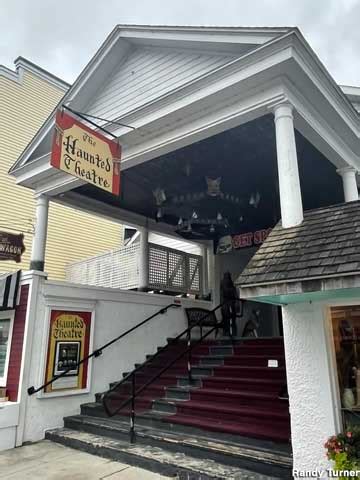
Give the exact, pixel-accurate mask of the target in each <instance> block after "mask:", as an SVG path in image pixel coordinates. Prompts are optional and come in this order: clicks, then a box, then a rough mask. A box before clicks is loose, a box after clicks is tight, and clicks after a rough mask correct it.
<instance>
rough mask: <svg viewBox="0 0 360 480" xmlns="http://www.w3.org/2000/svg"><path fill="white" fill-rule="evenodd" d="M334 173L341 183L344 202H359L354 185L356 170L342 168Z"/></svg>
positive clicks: (355, 184)
mask: <svg viewBox="0 0 360 480" xmlns="http://www.w3.org/2000/svg"><path fill="white" fill-rule="evenodd" d="M336 171H337V173H338V174H339V175H340V176H341V178H342V181H343V187H344V198H345V202H353V201H355V200H359V191H358V187H357V183H356V173H357V171H356V169H355V168H353V167H343V168H339V169H338V170H336Z"/></svg>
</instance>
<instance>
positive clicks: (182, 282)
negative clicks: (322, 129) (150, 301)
mask: <svg viewBox="0 0 360 480" xmlns="http://www.w3.org/2000/svg"><path fill="white" fill-rule="evenodd" d="M201 267H202V258H201V257H200V256H197V255H192V254H189V253H185V252H181V251H179V250H174V249H172V248H167V247H164V246H161V245H154V244H150V246H149V287H150V288H155V289H158V290H160V289H161V290H168V291H175V292H183V293H200V292H201Z"/></svg>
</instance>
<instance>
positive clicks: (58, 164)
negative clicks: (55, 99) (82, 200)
mask: <svg viewBox="0 0 360 480" xmlns="http://www.w3.org/2000/svg"><path fill="white" fill-rule="evenodd" d="M120 159H121V146H120V144H119V143H118V142H117V141H114V140H110V139H108V138H106V137H105V136H104V135H102V134H101V133H99V132H97V131H94V130H92V129H91V128H89V127H88V126H87V125H84V124H83V123H81V122H80V121H79V120H77V119H76V118H74V117H73V116H71V115H69V114H67V113H65V112H63V111H60V110H58V111H57V112H56V123H55V133H54V138H53V145H52V152H51V161H50V164H51V165H52V166H53V167H55V168H58V169H59V170H62V171H63V172H66V173H69V174H70V175H73V176H75V177H77V178H80V179H81V180H84V181H85V182H87V183H90V184H92V185H94V186H96V187H98V188H101V189H102V190H106V191H107V192H110V193H113V194H114V195H119V193H120Z"/></svg>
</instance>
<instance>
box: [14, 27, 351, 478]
mask: <svg viewBox="0 0 360 480" xmlns="http://www.w3.org/2000/svg"><path fill="white" fill-rule="evenodd" d="M352 103H353V104H354V106H355V107H356V105H357V104H358V103H360V88H359V89H357V88H355V87H351V88H350V87H339V86H338V85H337V84H336V83H335V81H334V80H333V79H332V77H331V75H330V74H329V73H328V72H327V70H326V69H325V67H324V66H323V65H322V63H321V62H320V61H319V59H318V58H317V56H316V55H315V54H314V52H313V51H312V49H311V47H310V46H309V44H308V43H307V42H306V40H305V39H304V38H303V36H302V34H301V33H300V32H299V30H298V29H288V28H273V29H272V28H269V29H266V28H265V29H261V28H220V27H219V28H218V27H213V28H207V27H199V28H198V27H149V26H118V27H116V28H115V29H114V30H113V32H112V33H111V34H110V35H109V37H108V38H107V39H106V41H105V42H104V44H103V45H102V47H101V48H100V49H99V51H98V52H97V53H96V55H95V56H94V57H93V59H91V61H90V62H89V64H88V65H87V66H86V68H85V69H84V71H83V72H82V73H81V74H80V76H79V77H78V79H77V80H76V81H75V83H74V85H73V86H72V87H71V88H70V90H69V92H68V93H67V94H66V96H65V98H64V99H63V105H65V106H68V107H71V108H72V109H73V110H75V111H77V112H81V113H82V114H85V115H92V116H95V117H99V118H101V119H102V120H99V121H98V123H99V125H101V126H102V127H103V128H106V129H108V130H109V131H110V132H111V133H112V134H113V135H115V136H116V137H117V138H118V139H119V141H120V143H121V144H122V147H123V156H122V162H121V174H122V188H123V193H122V196H121V198H120V199H119V200H118V199H113V198H111V197H110V196H109V195H104V194H102V193H99V191H97V190H96V189H95V188H93V187H91V186H89V185H86V184H85V182H83V181H82V180H79V179H78V178H75V177H72V176H70V175H68V174H66V173H64V172H61V171H59V170H57V169H55V168H54V167H52V166H51V164H50V142H51V137H52V134H53V129H54V117H53V116H52V117H50V118H49V119H48V121H47V122H46V123H45V124H44V125H43V127H42V128H41V130H40V131H39V133H38V134H37V135H36V137H35V138H34V139H33V141H32V142H31V143H30V145H29V146H28V147H27V149H26V150H25V151H24V153H23V154H22V156H21V157H20V158H19V160H18V162H17V163H16V164H15V165H14V167H13V168H12V170H11V174H12V175H14V176H15V178H16V181H17V183H18V184H19V185H22V186H25V187H27V188H30V189H32V190H34V195H35V196H36V198H37V199H38V200H37V224H36V230H35V237H34V244H33V251H32V267H33V269H34V270H37V269H39V267H41V265H42V264H43V262H44V253H45V249H46V227H47V220H46V219H47V206H48V202H49V201H50V202H59V203H62V204H65V205H68V206H71V207H73V208H75V209H79V210H84V211H87V212H91V213H93V214H96V215H99V216H102V217H105V218H110V219H111V220H112V221H118V222H119V223H121V224H127V225H130V226H134V228H136V229H138V230H139V231H140V233H141V237H142V239H141V241H140V247H139V248H140V255H141V259H142V260H141V261H140V265H141V268H140V273H139V276H140V280H139V282H140V283H139V286H140V287H141V288H142V289H143V290H146V288H147V286H148V278H149V272H148V270H147V268H148V265H149V262H148V258H149V248H148V244H149V242H148V232H149V230H150V231H152V232H155V233H156V234H162V235H169V236H173V237H175V238H177V239H178V240H179V239H180V238H181V237H180V236H179V232H180V233H181V234H183V237H185V238H187V239H191V240H192V241H193V242H196V241H197V242H198V245H199V247H200V248H201V251H202V252H203V255H202V258H203V259H206V260H204V267H203V271H204V272H205V274H204V275H203V277H204V278H203V280H202V281H203V287H204V288H203V293H204V292H205V293H210V294H211V296H210V297H209V299H210V300H209V301H207V302H204V300H200V299H199V300H193V302H195V304H196V302H199V303H198V305H200V304H201V306H202V308H204V307H205V308H211V306H213V307H215V306H216V305H218V304H219V303H220V293H219V292H220V281H221V277H222V274H223V273H224V271H231V273H232V274H233V276H237V275H239V274H240V273H241V271H242V270H243V268H244V266H245V265H246V263H247V262H248V260H249V259H250V258H251V256H252V254H253V253H254V252H255V250H256V248H255V246H256V244H259V243H261V242H260V241H259V242H254V243H251V244H250V243H248V244H247V245H246V246H247V247H249V248H247V249H243V248H242V246H244V245H243V243H241V242H244V241H245V240H244V238H245V237H241V239H240V240H239V241H240V244H238V247H239V245H240V247H239V248H237V247H235V248H234V249H233V251H232V252H231V253H228V254H227V255H229V256H227V255H226V254H225V255H220V254H216V253H217V245H218V243H219V240H220V238H222V237H224V236H226V229H230V230H231V232H229V234H230V236H233V237H234V236H237V235H244V234H246V233H248V232H252V235H253V234H254V232H259V231H262V230H265V229H268V228H271V227H273V226H274V225H275V224H276V223H277V221H278V220H279V219H280V218H281V221H282V226H283V228H284V230H286V229H291V228H293V227H297V226H300V225H301V224H302V222H303V219H304V210H308V209H314V208H320V207H323V206H327V205H331V204H334V203H342V202H344V201H345V202H352V201H356V200H358V188H357V172H358V170H359V167H360V161H359V151H360V117H359V114H358V112H357V111H356V108H354V106H353V105H352ZM114 122H117V123H114ZM120 123H121V124H123V126H120V125H119V124H120ZM179 172H182V173H181V175H183V177H182V176H181V175H180V173H179ZM199 172H200V173H199ZM205 177H210V178H212V179H216V178H221V189H222V197H221V199H222V201H224V202H225V201H226V202H228V203H229V204H231V205H230V206H229V205H228V204H226V205H225V203H224V206H223V207H221V208H223V210H221V211H220V212H219V211H218V210H215V217H214V215H213V214H212V212H211V211H210V207H209V206H208V205H209V202H208V203H207V206H205V207H204V210H202V204H201V199H202V197H201V195H202V190H201V189H202V187H201V185H202V183H201V182H202V181H203V183H204V184H205ZM199 178H200V181H199ZM199 185H200V187H199ZM157 188H158V189H161V190H163V191H164V192H165V194H166V196H167V197H168V199H169V198H170V197H171V199H172V200H171V201H172V203H171V202H170V203H169V202H168V201H167V200H166V201H164V202H163V203H160V204H159V203H157V202H156V198H155V199H154V193H153V192H154V191H155V190H156V189H157ZM204 189H206V186H205V187H204ZM186 195H190V197H191V199H192V200H191V201H192V202H193V205H194V206H193V205H191V208H190V210H191V211H192V213H190V217H189V218H190V220H188V223H189V224H190V227H189V226H188V227H187V230H186V231H185V230H184V229H181V228H180V227H181V226H182V222H183V220H184V218H183V214H182V212H183V211H185V209H180V208H179V207H178V205H179V204H180V203H181V202H182V203H181V205H183V204H185V203H186V199H187V196H186ZM210 196H211V195H210ZM231 202H232V203H231ZM221 205H223V204H221ZM181 208H183V207H181ZM216 208H217V207H216ZM177 209H178V210H177ZM159 210H160V213H159ZM203 211H204V212H205V213H202V212H203ZM174 212H175V213H174ZM176 212H178V213H176ZM224 212H229V213H226V214H225V213H224ZM219 213H220V215H219ZM198 217H202V218H203V222H202V223H201V222H200V221H198V220H199V218H198ZM224 217H226V219H227V218H229V219H232V220H231V221H230V220H229V222H225V223H222V221H223V218H224ZM191 219H192V220H191ZM232 222H233V223H232ZM227 223H228V224H227ZM204 225H205V226H206V228H205V227H204ZM204 232H205V233H204ZM248 238H249V237H248ZM251 238H254V239H255V238H257V236H256V235H253V236H252V237H251ZM251 247H254V249H251ZM44 269H45V271H46V265H45V267H44ZM33 275H34V276H36V275H38V274H37V273H36V272H34V273H33ZM41 275H43V274H41V273H40V281H39V285H40V286H39V290H38V292H37V294H36V298H35V297H33V302H35V303H36V306H34V307H32V308H34V309H38V310H37V312H38V313H37V314H36V315H35V313H32V314H31V315H33V316H34V319H33V322H35V316H36V322H40V323H41V322H43V324H42V325H38V326H37V327H35V325H34V326H33V327H31V326H29V327H28V328H29V332H28V335H31V328H34V329H37V330H38V331H42V333H41V335H42V336H43V338H44V339H46V338H47V337H46V335H47V333H46V332H45V331H44V329H46V323H47V321H48V317H46V315H45V313H44V310H46V308H48V307H49V305H52V306H54V307H55V306H59V305H63V306H64V305H65V304H66V305H67V306H68V307H69V308H72V309H76V308H81V309H88V310H91V311H94V312H96V320H95V324H94V325H95V327H94V328H95V330H94V332H95V333H94V338H93V342H94V346H95V347H96V348H98V347H99V345H100V344H101V342H102V341H103V340H106V338H102V339H101V340H100V338H99V337H98V335H100V332H99V331H98V330H97V329H98V328H99V325H101V324H103V322H107V321H108V320H105V317H106V318H108V317H109V315H110V314H109V312H107V311H105V310H106V308H107V307H106V302H107V301H109V302H110V303H111V302H112V301H116V302H120V303H121V302H125V303H129V304H130V303H131V304H133V303H134V304H138V305H137V307H136V308H138V309H139V308H140V310H141V309H142V308H143V307H142V306H141V307H140V305H145V304H146V305H147V304H148V303H149V305H150V304H151V305H155V306H156V307H159V306H161V305H163V302H164V300H163V299H162V298H161V300H160V299H159V297H151V296H150V294H149V293H144V292H141V293H140V292H132V293H124V292H123V293H121V294H119V295H120V297H119V299H117V300H115V298H113V296H116V295H117V294H115V293H114V292H113V291H110V289H109V291H107V290H106V289H103V290H102V289H98V290H96V289H94V290H91V289H90V288H89V287H85V286H82V287H80V286H78V287H76V288H73V287H72V286H71V285H67V284H66V283H63V284H61V285H60V284H59V283H57V284H50V283H49V282H48V281H47V280H45V279H44V278H43V277H42V276H41ZM354 295H355V296H354V298H353V299H351V303H354V302H355V303H356V302H357V301H358V302H359V303H360V295H358V293H357V292H356V293H355V294H354ZM105 297H106V298H105ZM110 297H111V298H110ZM122 297H124V300H123V299H122ZM155 299H156V300H155ZM187 301H189V302H190V300H184V302H187ZM257 301H261V299H260V300H259V296H257ZM349 301H350V300H347V302H349ZM154 302H155V303H154ZM210 302H211V303H210ZM268 303H271V302H268ZM272 303H273V304H275V305H282V319H283V333H284V344H285V356H286V366H287V383H288V391H289V402H290V413H291V432H292V433H291V443H292V450H293V460H294V464H293V465H294V468H296V469H304V470H305V469H306V470H310V469H316V468H321V467H326V466H327V465H328V463H327V460H326V459H325V450H324V447H323V445H324V443H325V441H326V439H327V438H328V437H329V436H330V435H333V434H335V433H337V432H339V431H340V430H341V428H342V420H341V411H340V410H341V409H340V408H339V395H340V394H339V392H338V391H337V390H336V388H337V387H336V381H337V379H336V373H335V370H336V368H335V367H334V358H333V351H332V343H331V342H332V341H331V338H330V337H331V335H330V334H329V328H328V325H327V320H326V318H327V317H326V315H325V314H324V312H325V311H327V310H326V309H328V308H329V307H330V306H331V305H332V303H331V301H329V302H327V301H325V300H321V302H319V303H316V302H315V303H313V304H306V306H305V305H304V303H299V304H297V303H296V302H295V303H294V305H286V304H283V303H282V302H272ZM345 303H346V302H345ZM90 304H91V305H90ZM335 304H336V305H340V304H341V300H340V299H336V301H335ZM34 305H35V304H34ZM109 308H110V307H109ZM111 308H113V307H112V306H111ZM124 308H125V307H124ZM126 308H128V310H129V312H130V307H126ZM131 308H133V307H131ZM134 308H135V307H134ZM144 308H145V307H144ZM151 308H152V307H151V306H149V308H148V310H149V312H150V311H151ZM266 308H268V309H267V310H266V315H267V318H270V319H271V320H269V321H268V322H267V323H266V322H265V323H266V325H265V327H264V332H265V333H264V335H265V336H274V335H275V336H277V335H279V328H280V327H279V323H278V316H279V315H280V314H279V313H276V312H277V310H275V307H274V306H270V307H266ZM39 309H40V310H39ZM140 310H139V315H138V316H141V315H140V313H141V312H140ZM116 311H117V310H116ZM141 311H142V310H141ZM144 312H145V310H144ZM150 313H151V312H150ZM111 315H115V310H112V312H111ZM169 315H170V314H169ZM171 315H173V316H174V318H173V323H172V326H171V328H170V329H169V331H166V332H165V331H163V332H161V335H160V336H161V338H159V337H158V336H157V335H153V336H150V337H148V338H147V346H148V347H149V350H150V351H149V352H148V353H151V351H154V349H155V348H156V346H157V344H158V343H159V342H160V341H161V339H163V338H166V335H174V334H176V333H178V332H180V331H181V330H182V328H183V327H184V318H183V317H182V316H181V315H180V314H179V313H176V312H175V313H171ZM264 315H265V313H264ZM315 317H316V318H315ZM312 320H314V321H312ZM29 325H31V324H29ZM109 328H110V330H111V328H112V327H109ZM154 328H155V327H154ZM110 330H106V331H108V332H109V336H111V335H110V333H111V332H110ZM113 333H114V332H113ZM107 338H109V337H107ZM44 339H43V340H42V345H43V346H42V347H41V345H40V344H41V341H40V340H39V342H40V344H39V348H36V351H37V352H39V354H40V355H45V353H44V348H45V347H44V345H45V344H46V340H44ZM26 341H27V342H28V343H29V342H30V343H31V336H30V337H28V338H27V340H26ZM142 342H143V340H142V339H141V338H140V337H139V338H138V339H137V340H136V345H137V346H140V348H139V351H143V350H144V348H145V346H144V344H143V343H142ZM24 348H25V347H24ZM29 348H30V347H29ZM32 348H33V351H34V347H32ZM28 355H31V356H32V363H33V364H34V365H35V364H37V363H38V359H36V358H35V356H34V355H35V353H31V354H30V353H29V354H28ZM104 355H105V354H104ZM135 360H137V358H133V356H132V355H130V354H129V355H128V356H127V360H126V362H125V363H127V364H126V365H125V364H124V365H123V363H124V362H123V360H121V362H123V363H121V362H120V363H117V364H116V365H115V363H116V362H115V360H114V363H113V364H114V367H113V368H114V369H115V368H116V370H114V371H112V370H111V369H110V370H109V371H108V372H107V373H108V375H107V376H106V378H105V377H104V382H108V381H115V380H116V378H117V376H118V373H119V371H126V368H127V367H128V364H130V363H131V362H133V361H135ZM97 361H98V362H100V363H99V365H102V364H101V362H102V361H103V359H102V358H100V359H99V360H94V365H95V363H96V362H97ZM110 363H112V362H110ZM40 364H41V365H43V364H44V360H42V361H40ZM315 366H316V367H315ZM42 368H43V367H42ZM101 368H102V367H100V366H99V367H95V366H94V368H93V371H92V373H91V375H92V384H93V385H95V386H94V388H93V387H91V390H88V391H86V392H84V394H85V395H87V396H88V395H89V394H91V393H94V392H97V391H99V388H104V387H105V385H100V384H99V382H100V380H99V378H98V375H100V369H101ZM34 375H35V376H34ZM30 378H31V379H32V380H30ZM41 378H43V371H38V372H37V373H36V374H34V371H32V373H28V374H26V371H25V370H24V377H23V379H24V380H23V381H24V382H25V380H27V381H28V382H30V383H29V385H30V384H33V383H36V384H38V383H41V381H40V380H41ZM100 383H101V382H100ZM23 388H24V387H23ZM22 395H23V397H21V398H22V400H21V401H22V402H23V403H21V404H20V420H19V425H20V424H21V425H22V426H21V427H19V431H18V434H17V438H18V440H17V444H21V443H22V442H23V441H28V440H38V439H40V438H42V436H43V432H44V430H45V429H47V428H52V427H55V426H61V418H62V416H63V415H67V414H69V415H70V414H72V413H73V411H74V410H75V409H76V408H78V406H79V404H80V403H81V402H83V401H84V399H83V398H81V399H79V397H77V396H73V397H71V398H69V397H68V398H66V399H65V400H64V399H62V400H61V408H60V407H58V405H59V404H58V403H56V402H59V400H56V397H55V398H54V399H53V400H52V399H51V398H50V397H47V398H42V399H39V398H36V397H31V398H30V399H29V398H28V399H26V398H25V397H26V392H25V391H24V390H23V394H22ZM52 402H53V403H52ZM50 404H51V405H56V407H55V409H57V410H56V412H57V414H56V415H55V416H54V417H53V419H55V420H54V421H52V420H51V421H50V420H48V419H47V418H44V421H43V422H40V423H38V425H37V426H36V427H35V426H34V422H33V420H34V418H35V416H36V415H38V413H37V412H38V408H40V405H46V406H45V407H44V409H43V408H42V412H43V414H44V416H46V408H47V406H48V405H49V408H52V407H50ZM21 412H23V413H21ZM21 415H23V416H22V417H21ZM19 432H20V433H19Z"/></svg>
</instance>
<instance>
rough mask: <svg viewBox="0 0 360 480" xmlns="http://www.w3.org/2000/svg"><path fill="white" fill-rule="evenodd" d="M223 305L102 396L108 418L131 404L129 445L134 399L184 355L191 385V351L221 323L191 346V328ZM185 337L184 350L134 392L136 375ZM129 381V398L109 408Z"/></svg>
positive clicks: (132, 434)
mask: <svg viewBox="0 0 360 480" xmlns="http://www.w3.org/2000/svg"><path fill="white" fill-rule="evenodd" d="M225 303H227V302H224V303H221V304H219V305H218V306H217V307H215V308H213V309H212V310H209V312H208V313H207V314H206V315H204V316H203V317H202V318H201V319H200V320H199V321H198V322H196V323H194V324H193V325H191V326H190V327H188V328H187V329H186V330H184V331H183V332H181V333H180V334H179V335H177V336H176V337H175V338H174V339H172V340H171V341H170V342H169V343H168V344H167V345H165V346H164V347H162V348H160V349H159V350H158V351H157V352H156V353H155V354H154V355H153V356H151V358H149V359H147V360H146V361H145V362H143V363H142V364H141V365H139V366H138V367H136V368H135V369H134V370H133V371H132V372H130V373H128V374H127V375H125V377H124V378H123V379H122V380H121V381H120V382H117V383H116V384H115V385H114V386H113V387H112V388H110V390H108V391H107V392H106V393H104V394H103V395H102V398H101V400H102V404H103V406H104V409H105V412H106V413H107V415H108V416H109V417H113V416H114V415H116V414H118V413H119V412H120V411H121V410H122V409H123V408H124V407H126V406H127V405H129V404H131V406H130V432H129V434H130V443H134V442H135V400H136V397H137V396H139V394H140V393H142V392H143V391H144V390H145V389H146V388H147V387H149V385H151V384H152V383H153V382H154V381H155V380H157V379H158V378H159V377H160V376H161V375H163V373H165V372H166V371H167V370H168V369H169V368H171V367H172V366H173V365H174V364H175V363H176V362H177V361H178V360H180V359H181V358H182V357H184V355H186V354H187V355H188V358H187V375H188V379H189V383H190V385H191V383H192V380H193V378H192V372H191V369H192V366H191V360H192V350H193V349H194V348H195V347H197V346H198V345H200V344H201V343H202V341H203V340H204V339H205V338H207V337H208V336H209V335H210V334H211V333H212V332H214V331H215V330H218V328H219V327H220V325H221V322H216V323H215V325H214V326H213V327H212V328H210V330H208V331H207V332H206V333H205V334H204V335H200V338H199V339H198V340H196V341H195V342H194V343H193V344H192V343H191V331H192V329H193V328H196V327H201V324H202V323H203V322H204V320H205V319H206V318H208V317H209V316H210V315H214V314H215V312H216V311H217V310H218V309H219V308H221V307H222V306H223V305H225ZM230 334H231V336H232V331H231V330H230ZM185 335H186V339H187V345H186V347H187V348H186V349H185V350H184V351H183V352H181V353H180V354H179V355H177V356H176V358H174V359H173V360H172V361H171V362H170V363H169V364H167V365H166V366H165V367H163V368H162V369H161V370H160V371H159V372H157V373H156V375H154V376H153V377H152V378H151V379H150V380H148V381H147V382H145V384H142V385H141V387H140V388H138V389H137V390H136V374H137V373H139V372H140V371H141V370H142V369H143V368H144V367H146V366H147V365H148V364H149V363H150V362H152V361H153V360H154V359H155V358H156V357H158V356H159V355H161V354H162V353H164V352H165V351H166V350H167V349H168V348H169V347H170V346H172V345H175V344H176V343H177V342H178V340H180V339H181V337H183V336H185ZM129 380H130V382H131V394H130V395H129V398H128V399H126V400H125V401H124V402H122V403H121V404H120V406H117V407H116V408H115V409H114V410H112V409H111V408H110V402H111V400H112V394H113V393H114V392H115V391H116V390H118V389H119V387H121V386H123V385H124V384H126V383H127V382H128V381H129Z"/></svg>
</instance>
